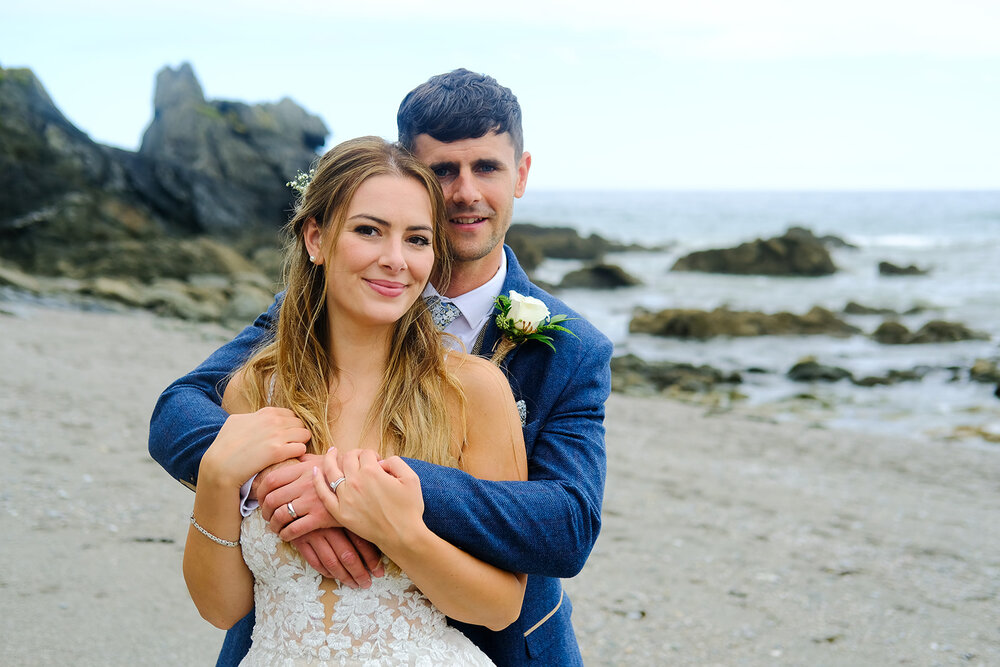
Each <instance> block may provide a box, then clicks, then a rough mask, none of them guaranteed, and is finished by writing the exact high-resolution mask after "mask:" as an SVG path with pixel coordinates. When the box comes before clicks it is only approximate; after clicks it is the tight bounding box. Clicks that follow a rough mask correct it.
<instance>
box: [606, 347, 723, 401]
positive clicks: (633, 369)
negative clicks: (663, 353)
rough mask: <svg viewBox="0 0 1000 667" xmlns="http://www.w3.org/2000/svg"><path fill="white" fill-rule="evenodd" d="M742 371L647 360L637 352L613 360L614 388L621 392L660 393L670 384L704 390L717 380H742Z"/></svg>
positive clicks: (684, 388) (612, 383) (711, 387)
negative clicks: (638, 355)
mask: <svg viewBox="0 0 1000 667" xmlns="http://www.w3.org/2000/svg"><path fill="white" fill-rule="evenodd" d="M742 381H743V379H742V378H741V377H740V375H739V373H725V372H723V371H720V370H718V369H715V368H712V367H711V366H694V365H692V364H684V363H674V362H670V361H659V362H653V361H644V360H642V359H640V358H639V357H637V356H635V355H634V354H626V355H624V356H621V357H614V358H613V359H612V360H611V388H612V390H613V391H618V392H637V393H659V392H662V391H664V390H665V389H669V388H671V387H674V388H677V389H679V390H681V391H687V392H705V391H710V390H711V389H714V388H715V386H716V385H717V384H739V383H741V382H742Z"/></svg>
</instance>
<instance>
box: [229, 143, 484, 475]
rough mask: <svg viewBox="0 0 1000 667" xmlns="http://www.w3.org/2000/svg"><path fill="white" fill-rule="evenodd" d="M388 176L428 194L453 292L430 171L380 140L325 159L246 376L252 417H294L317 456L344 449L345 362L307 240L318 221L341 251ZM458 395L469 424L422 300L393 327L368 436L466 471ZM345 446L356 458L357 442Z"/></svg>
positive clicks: (438, 196)
mask: <svg viewBox="0 0 1000 667" xmlns="http://www.w3.org/2000/svg"><path fill="white" fill-rule="evenodd" d="M379 175H393V176H402V177H406V178H412V179H414V180H416V181H417V182H418V183H420V184H421V185H422V186H423V187H424V188H425V189H426V190H427V194H428V196H429V197H430V202H431V214H432V216H433V225H434V233H433V240H432V247H433V250H434V267H433V270H432V274H431V275H432V276H434V280H435V284H436V285H437V286H438V288H439V289H441V290H443V289H444V288H445V286H446V285H447V282H448V279H449V277H450V274H451V254H450V252H449V249H448V242H447V238H446V236H445V233H444V224H445V222H446V208H445V203H444V196H443V195H442V193H441V186H440V185H439V184H438V181H437V178H436V177H435V176H434V174H433V173H432V172H431V171H430V169H428V168H427V167H426V166H424V165H423V164H422V163H420V162H419V161H418V160H417V159H416V158H414V157H413V156H412V155H410V154H409V153H408V152H406V151H405V150H404V149H402V148H400V147H399V146H397V145H395V144H391V143H389V142H387V141H385V140H384V139H381V138H379V137H361V138H358V139H351V140H349V141H345V142H343V143H341V144H339V145H338V146H335V147H334V148H332V149H330V150H329V151H327V152H326V154H325V155H323V157H322V158H320V160H319V161H318V163H317V164H316V167H315V175H314V176H313V178H312V181H311V182H310V183H309V185H308V186H307V187H306V188H305V190H304V192H302V195H301V197H300V198H299V201H298V202H297V204H296V207H295V213H294V215H293V217H292V219H291V220H290V221H289V223H288V224H287V225H286V227H285V233H286V236H287V244H286V255H285V284H286V290H285V296H284V301H283V302H282V304H281V314H280V316H279V318H278V326H277V330H276V331H275V332H274V337H273V339H272V340H271V341H270V342H269V343H267V344H266V345H265V346H264V347H263V348H261V349H259V350H258V351H257V352H256V353H255V354H254V355H253V356H252V357H251V358H250V359H249V360H248V361H247V362H246V364H245V365H244V367H243V369H242V373H243V375H244V381H243V389H244V393H245V395H246V398H247V400H248V401H249V403H250V405H251V408H252V409H253V410H258V409H260V408H262V407H264V406H266V405H274V406H278V407H284V408H288V409H290V410H292V411H293V412H294V413H295V414H296V415H297V416H298V417H299V419H301V420H302V422H303V423H304V424H305V426H306V428H308V429H309V430H310V431H311V432H312V439H311V441H310V442H309V444H308V449H309V451H310V452H312V453H316V454H322V453H324V452H325V451H326V450H327V449H329V448H330V447H331V446H332V445H334V444H335V443H333V442H332V441H331V440H332V439H331V436H330V428H329V423H330V420H331V419H336V416H337V415H336V413H335V412H334V413H333V414H331V413H330V411H329V408H328V406H329V404H330V386H331V382H332V381H333V380H334V378H335V374H334V369H335V367H336V360H335V359H333V353H332V351H331V350H330V349H328V347H327V345H328V341H329V331H328V314H327V307H326V269H325V267H324V266H322V265H320V266H317V265H315V264H313V263H312V262H310V261H309V253H308V251H307V250H306V246H305V241H304V235H303V230H304V227H305V223H306V221H308V220H310V219H315V220H316V222H317V224H318V225H319V227H320V229H321V231H322V238H323V239H324V243H326V242H328V241H329V240H332V244H331V246H330V247H332V245H335V244H336V243H337V242H338V240H339V238H340V234H341V232H342V231H343V227H344V221H345V218H346V216H347V209H348V207H349V206H350V203H351V200H352V199H353V198H354V195H355V193H356V192H357V190H358V188H359V187H360V186H361V184H362V183H363V182H364V181H365V180H366V179H368V178H371V177H372V176H379ZM449 391H451V392H454V393H453V396H457V397H458V400H459V406H460V411H461V412H462V413H463V422H464V402H465V401H464V395H463V393H462V390H461V387H460V386H459V384H458V382H457V380H456V379H455V378H454V377H453V376H452V374H451V373H450V372H448V370H447V368H446V367H445V361H444V347H443V345H442V341H441V334H440V332H438V330H437V327H436V326H435V325H434V322H433V320H432V318H431V315H430V312H429V311H428V309H427V306H426V305H425V304H424V301H423V299H417V300H416V301H415V302H414V304H413V305H412V306H411V307H410V308H409V309H408V310H407V311H406V313H404V314H403V316H402V317H401V318H400V319H399V320H398V321H397V322H396V323H395V324H394V326H393V329H392V333H391V336H390V341H389V350H388V362H387V364H386V368H385V373H384V375H383V378H382V386H381V390H380V391H379V393H378V394H377V395H378V396H379V397H380V399H381V405H372V407H371V410H370V411H369V414H368V420H367V422H366V424H367V425H366V429H370V428H376V429H378V434H379V436H380V437H379V441H380V453H382V454H383V455H386V454H389V453H392V454H397V455H400V456H408V457H412V458H417V459H421V460H424V461H430V462H432V463H438V464H444V465H452V466H454V465H457V462H458V459H459V457H460V452H459V451H453V450H452V447H451V442H452V439H451V428H450V426H451V421H450V417H449V411H448V405H447V402H446V396H447V392H449ZM360 436H361V434H359V439H360ZM460 440H461V439H460ZM344 446H345V447H351V448H353V447H355V446H357V442H353V443H344Z"/></svg>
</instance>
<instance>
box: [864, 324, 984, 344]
mask: <svg viewBox="0 0 1000 667" xmlns="http://www.w3.org/2000/svg"><path fill="white" fill-rule="evenodd" d="M872 338H873V339H874V340H875V341H877V342H879V343H883V344H885V345H916V344H920V343H955V342H958V341H963V340H989V339H990V337H989V334H986V333H983V332H981V331H973V330H972V329H969V328H968V327H967V326H965V325H964V324H961V323H959V322H946V321H944V320H931V321H930V322H928V323H927V324H925V325H923V326H922V327H920V329H919V330H918V331H916V332H911V331H910V330H909V329H908V328H907V327H906V325H904V324H901V323H899V322H896V321H888V322H883V323H882V324H881V325H879V327H878V328H877V329H876V330H875V331H874V332H873V333H872Z"/></svg>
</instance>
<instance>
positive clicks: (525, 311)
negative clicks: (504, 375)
mask: <svg viewBox="0 0 1000 667" xmlns="http://www.w3.org/2000/svg"><path fill="white" fill-rule="evenodd" d="M496 307H497V310H499V311H500V312H499V313H497V328H499V329H500V332H501V334H502V336H501V337H500V340H499V341H497V345H496V347H495V348H494V350H493V357H492V359H491V361H492V362H493V363H495V364H497V365H499V364H500V362H501V361H503V360H504V357H506V356H507V354H508V353H509V352H510V351H511V350H513V349H514V348H515V347H516V346H518V345H520V344H521V343H523V342H524V341H526V340H537V341H540V342H542V343H545V344H546V345H548V346H549V347H551V348H552V349H553V350H555V349H556V346H555V345H553V344H552V337H551V336H548V335H546V334H548V333H550V332H555V331H565V332H566V333H568V334H570V335H572V336H576V334H574V333H573V332H572V331H570V330H569V329H567V328H566V327H564V326H562V325H561V324H560V323H561V322H567V321H569V318H567V317H566V316H565V315H550V314H549V309H548V306H546V305H545V304H544V303H543V302H542V301H540V300H539V299H536V298H535V297H533V296H525V295H523V294H519V293H517V292H515V291H514V290H511V291H510V296H504V295H503V294H501V295H500V296H498V297H497V298H496Z"/></svg>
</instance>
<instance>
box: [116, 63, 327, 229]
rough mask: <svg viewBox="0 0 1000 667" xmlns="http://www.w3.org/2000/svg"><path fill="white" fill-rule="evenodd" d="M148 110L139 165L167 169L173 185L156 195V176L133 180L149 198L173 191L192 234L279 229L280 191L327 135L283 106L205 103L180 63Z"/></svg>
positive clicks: (163, 75)
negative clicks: (185, 208)
mask: <svg viewBox="0 0 1000 667" xmlns="http://www.w3.org/2000/svg"><path fill="white" fill-rule="evenodd" d="M153 108H154V115H153V121H152V122H151V123H150V125H149V127H148V128H147V129H146V132H145V135H144V136H143V140H142V146H141V147H140V148H139V155H140V156H142V157H143V158H146V159H145V160H143V161H141V162H138V163H137V164H138V165H143V164H153V165H157V166H160V167H161V169H162V166H163V165H170V167H172V169H171V176H172V178H171V183H170V184H169V185H168V186H166V187H164V188H161V189H157V188H156V187H155V183H154V182H152V181H154V180H156V179H157V178H158V177H159V176H160V173H150V172H148V171H147V170H143V169H142V168H141V166H140V167H139V168H138V169H135V170H133V173H134V175H135V176H136V177H137V180H140V179H141V182H142V187H143V189H144V191H145V192H146V193H147V194H148V195H151V196H155V195H158V194H161V193H162V194H163V195H166V196H167V197H170V195H172V194H174V193H173V192H172V190H176V189H178V188H179V189H180V190H181V191H182V192H183V194H184V195H186V197H182V198H183V199H187V200H188V201H190V202H191V214H192V215H193V217H194V218H195V222H196V227H197V228H198V229H202V230H205V231H209V232H212V231H222V230H228V229H232V228H237V229H238V228H240V227H244V226H246V225H248V224H254V223H261V224H264V225H267V224H271V225H273V224H274V223H275V222H278V223H280V222H282V221H284V219H286V218H287V215H288V211H289V204H290V191H289V189H288V188H287V187H286V186H285V183H286V182H288V181H289V180H291V178H292V177H294V176H295V173H296V171H298V170H300V169H301V170H303V171H306V170H307V169H308V166H309V164H310V163H311V162H312V161H313V159H315V157H316V149H317V148H319V147H320V146H322V145H323V144H324V143H325V142H326V137H327V135H329V130H327V128H326V125H324V124H323V121H322V120H320V118H319V117H317V116H314V115H311V114H309V113H307V112H306V111H304V110H303V109H302V108H301V107H299V106H298V105H297V104H295V102H293V101H291V100H290V99H288V98H285V99H283V100H281V101H280V102H278V103H277V104H255V105H248V104H243V103H241V102H230V101H208V100H206V99H205V95H204V93H203V92H202V89H201V85H200V84H199V83H198V80H197V79H196V78H195V75H194V71H193V70H192V69H191V66H190V65H188V64H186V63H185V64H183V65H181V66H180V67H178V68H177V69H176V70H174V69H171V68H169V67H165V68H164V69H162V70H160V72H159V73H158V74H157V75H156V93H155V95H154V98H153ZM181 166H183V167H184V169H178V168H179V167H181ZM191 172H194V173H195V174H196V176H195V177H194V178H190V177H191ZM188 179H190V180H188Z"/></svg>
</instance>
